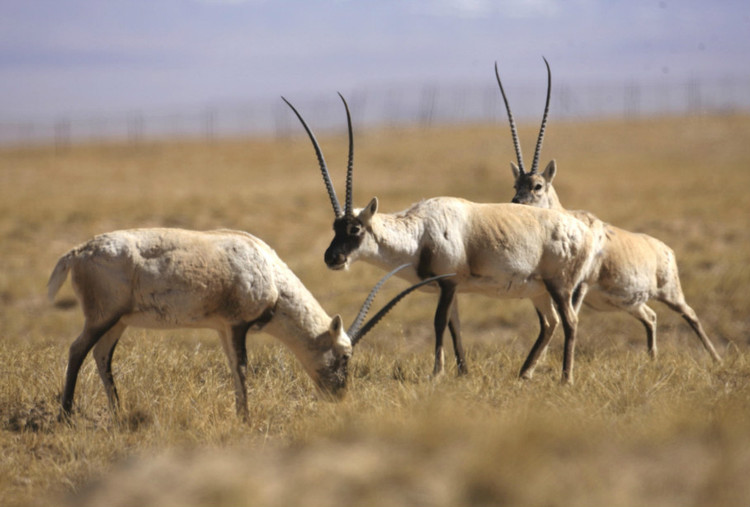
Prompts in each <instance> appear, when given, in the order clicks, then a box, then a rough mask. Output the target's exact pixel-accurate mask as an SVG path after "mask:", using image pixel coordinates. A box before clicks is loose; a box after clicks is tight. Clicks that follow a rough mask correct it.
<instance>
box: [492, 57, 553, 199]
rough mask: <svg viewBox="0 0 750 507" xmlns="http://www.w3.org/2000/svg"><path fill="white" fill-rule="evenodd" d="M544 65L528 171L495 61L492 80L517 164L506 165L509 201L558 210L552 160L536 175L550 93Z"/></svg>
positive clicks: (548, 74) (550, 86) (548, 79)
mask: <svg viewBox="0 0 750 507" xmlns="http://www.w3.org/2000/svg"><path fill="white" fill-rule="evenodd" d="M544 63H545V65H546V66H547V101H546V104H545V106H544V115H543V116H542V125H541V127H540V129H539V137H538V138H537V142H536V150H535V151H534V160H533V162H532V163H531V169H530V170H528V171H527V170H526V169H525V167H524V165H523V155H522V153H521V144H520V141H519V139H518V131H517V130H516V123H515V121H514V120H513V113H512V112H511V110H510V105H509V104H508V98H507V96H506V95H505V90H504V89H503V83H502V82H501V81H500V73H499V72H498V70H497V62H495V77H496V78H497V84H498V85H499V86H500V93H502V95H503V102H505V110H506V111H507V112H508V121H509V122H510V132H511V135H512V136H513V146H514V148H515V150H516V158H517V159H518V164H517V165H516V163H515V162H511V163H510V168H511V170H512V171H513V179H514V182H515V183H514V185H513V188H514V189H515V191H516V194H515V195H514V196H513V199H512V201H511V202H514V203H517V204H528V205H532V206H537V207H540V208H557V207H559V200H558V199H557V194H556V193H555V189H554V188H553V187H552V180H553V179H554V177H555V172H556V171H557V166H556V164H555V161H554V160H552V161H550V163H549V164H547V167H546V168H545V169H544V171H543V172H541V173H540V172H539V171H538V168H539V155H540V153H541V151H542V140H543V139H544V129H545V127H546V125H547V115H548V113H549V101H550V93H551V89H552V73H551V72H550V68H549V63H548V62H547V59H546V58H545V59H544Z"/></svg>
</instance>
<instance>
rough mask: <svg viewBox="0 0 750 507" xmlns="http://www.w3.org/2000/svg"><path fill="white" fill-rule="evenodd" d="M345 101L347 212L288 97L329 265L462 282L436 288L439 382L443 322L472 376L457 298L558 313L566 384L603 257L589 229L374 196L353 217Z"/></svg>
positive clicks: (541, 216) (508, 207)
mask: <svg viewBox="0 0 750 507" xmlns="http://www.w3.org/2000/svg"><path fill="white" fill-rule="evenodd" d="M339 95H340V94H339ZM341 99H342V101H343V102H344V107H345V109H346V116H347V122H348V129H349V161H348V169H347V178H346V205H345V208H344V210H343V211H342V210H341V206H340V204H339V202H338V199H337V197H336V192H335V191H334V188H333V184H332V182H331V178H330V175H329V174H328V169H327V166H326V163H325V159H324V157H323V153H322V151H321V149H320V146H319V145H318V142H317V141H316V139H315V136H314V135H313V133H312V131H311V130H310V128H309V127H308V126H307V123H306V122H305V120H304V119H303V118H302V116H301V115H300V113H299V112H298V111H297V110H296V109H295V108H294V106H292V104H291V103H289V102H288V101H287V100H286V99H284V101H285V102H286V103H287V104H288V105H289V107H291V109H292V110H293V111H294V113H295V114H296V115H297V117H298V118H299V120H300V122H301V123H302V125H303V127H304V128H305V130H306V132H307V134H308V136H309V137H310V140H311V141H312V144H313V147H314V149H315V153H316V155H317V158H318V162H319V165H320V170H321V172H322V174H323V179H324V182H325V185H326V188H327V189H328V195H329V198H330V200H331V205H332V206H333V211H334V214H335V218H334V221H333V229H334V238H333V240H332V241H331V244H330V246H329V247H328V249H327V250H326V252H325V262H326V264H327V265H328V267H329V268H331V269H343V268H346V267H348V266H349V264H350V263H352V262H354V261H356V260H357V259H362V260H364V261H366V262H369V263H371V264H374V265H376V266H379V267H381V268H385V269H389V268H391V267H393V266H396V265H399V264H404V263H410V264H412V265H413V266H415V268H414V269H407V270H404V271H402V272H401V273H400V274H399V276H401V277H402V278H405V279H407V280H409V281H412V282H413V281H415V280H419V279H424V278H426V277H428V276H431V275H434V274H439V273H455V274H456V275H455V277H452V278H451V279H442V280H439V281H438V286H439V289H440V297H439V301H438V305H437V309H436V312H435V321H434V326H435V368H434V374H435V375H438V374H440V373H442V372H443V368H444V362H445V359H444V352H443V333H444V331H445V327H446V324H447V325H448V327H449V328H450V331H451V333H452V336H453V344H454V349H455V352H456V360H457V363H458V371H459V373H465V372H466V362H465V359H464V353H463V347H462V343H461V334H460V326H459V318H458V306H457V303H456V292H474V293H480V294H485V295H488V296H492V297H497V298H529V299H531V300H532V302H533V303H534V305H535V306H536V308H537V311H538V312H539V315H540V318H541V319H550V320H552V319H554V320H556V319H557V316H556V313H555V307H556V308H557V310H558V312H559V314H560V316H561V317H562V321H563V326H564V329H565V351H564V358H563V374H562V376H563V381H566V382H572V380H573V350H574V342H575V335H576V326H577V323H578V318H577V315H576V312H575V310H574V308H573V303H572V297H573V292H574V290H575V289H576V287H577V286H578V285H579V284H580V282H581V281H582V279H583V275H584V274H585V273H587V272H588V270H589V269H590V268H589V264H591V263H592V262H593V259H594V257H595V254H596V252H597V251H598V246H597V239H596V237H595V234H594V233H593V232H592V230H591V229H590V228H589V227H587V226H586V225H585V224H583V223H582V222H580V221H579V220H576V219H575V218H573V217H571V216H569V215H567V214H564V213H560V212H557V211H551V210H542V209H538V208H532V207H528V206H520V205H517V204H478V203H474V202H470V201H467V200H464V199H459V198H454V197H436V198H432V199H427V200H424V201H421V202H419V203H416V204H414V205H412V206H411V207H410V208H408V209H406V210H404V211H402V212H399V213H377V210H378V200H377V198H373V199H372V200H371V201H370V203H369V204H368V205H367V206H366V207H365V208H363V209H353V208H352V166H353V154H354V149H353V139H352V137H353V136H352V123H351V115H350V113H349V107H348V105H347V104H346V100H345V99H344V97H343V96H341ZM550 296H551V300H550ZM553 302H554V307H553ZM549 338H550V336H548V335H545V334H540V335H539V337H538V339H537V341H536V343H535V344H534V347H533V348H532V350H531V352H530V354H529V356H528V358H527V360H526V363H525V364H524V366H523V368H522V370H521V374H522V375H524V374H525V373H526V371H527V370H528V369H530V368H533V365H534V364H535V363H536V360H537V358H538V356H539V353H540V352H541V351H542V350H543V349H544V348H545V347H546V344H547V341H548V340H549Z"/></svg>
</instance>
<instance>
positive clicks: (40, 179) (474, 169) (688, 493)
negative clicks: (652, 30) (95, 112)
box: [0, 115, 750, 506]
mask: <svg viewBox="0 0 750 507" xmlns="http://www.w3.org/2000/svg"><path fill="white" fill-rule="evenodd" d="M308 120H309V121H311V122H312V124H313V125H314V123H315V119H314V118H313V117H311V118H309V119H308ZM342 120H343V118H342ZM355 135H356V138H355V145H356V153H355V182H354V186H355V192H354V200H355V205H357V206H363V205H364V204H365V203H366V202H367V200H369V199H370V197H372V196H378V197H379V199H380V209H381V211H385V212H388V211H398V210H401V209H403V208H405V207H406V206H408V205H409V204H410V203H412V202H415V201H417V200H419V199H421V198H424V197H430V196H435V195H457V196H462V197H466V198H469V199H472V200H475V201H507V200H509V199H510V197H511V196H512V193H513V192H512V178H511V172H510V168H509V161H510V160H511V159H512V158H513V148H512V145H511V142H510V136H509V133H508V130H507V126H506V125H505V124H499V125H479V126H459V127H443V128H431V129H391V130H382V131H365V132H356V134H355ZM535 135H536V131H535V127H534V126H529V127H528V128H523V129H522V131H521V137H522V141H523V142H524V143H525V145H526V148H527V156H530V154H531V152H530V150H531V149H533V143H534V142H535ZM749 141H750V117H747V116H738V115H728V116H715V117H695V118H664V119H653V120H648V121H646V120H638V121H635V120H634V121H629V122H621V121H618V122H614V121H613V122H607V121H600V122H595V123H559V122H557V123H555V122H554V120H553V123H552V125H551V126H550V128H548V134H547V138H546V142H545V147H544V150H543V154H542V158H543V160H542V164H544V163H546V161H547V160H548V159H549V158H550V157H553V156H554V157H555V158H556V159H557V162H558V176H557V180H556V181H555V184H556V187H557V189H558V194H559V195H560V197H561V199H562V201H563V203H564V204H565V205H566V206H567V207H569V208H582V209H588V210H590V211H593V212H595V213H596V214H598V215H599V216H600V218H602V219H604V220H606V221H609V222H612V223H614V224H617V225H619V226H621V227H624V228H628V229H631V230H638V231H642V232H647V233H649V234H651V235H653V236H656V237H658V238H660V239H662V240H664V241H665V242H666V243H667V244H669V245H670V246H672V248H673V249H674V250H675V252H676V254H677V258H678V263H679V265H680V269H681V275H682V282H683V288H684V290H685V293H686V296H687V299H688V302H689V303H690V304H691V305H692V306H693V307H694V308H695V310H696V311H697V312H698V315H699V316H700V318H701V320H702V322H703V325H704V327H705V328H706V330H707V332H708V333H709V335H710V336H711V338H712V339H713V341H714V343H715V345H716V346H717V348H718V350H719V351H720V353H721V354H722V356H723V357H724V364H723V365H720V366H715V365H712V364H711V362H710V360H709V358H708V356H707V354H705V353H704V351H703V350H702V348H701V347H700V345H699V343H698V340H697V339H696V338H695V337H694V335H692V333H691V331H690V329H689V328H688V326H687V324H685V323H684V322H683V321H682V320H681V319H680V318H679V317H678V316H677V315H675V314H673V313H671V312H670V311H668V310H667V309H666V308H665V307H663V306H661V305H658V304H655V305H654V308H655V309H656V310H657V313H658V315H659V336H658V341H659V346H660V357H659V359H658V360H657V361H655V362H652V361H650V360H649V359H648V357H647V355H646V352H645V350H646V344H645V333H644V331H643V329H642V327H641V325H640V324H639V323H638V322H637V321H635V320H634V319H632V318H631V317H629V316H626V315H624V314H602V313H594V312H592V311H590V310H588V309H584V310H583V311H582V315H581V324H580V327H579V329H580V339H579V343H578V349H577V352H578V354H577V363H576V384H575V385H574V386H570V387H562V386H560V385H559V383H558V379H559V376H560V362H561V342H562V336H561V332H560V331H558V333H557V335H556V337H555V340H554V341H553V345H552V346H551V349H550V353H549V354H548V356H547V359H546V361H545V362H544V364H542V365H541V366H540V368H539V369H538V370H537V373H536V375H535V377H534V379H533V380H531V381H527V382H521V381H519V380H517V379H516V375H517V372H518V369H519V368H520V365H521V362H522V361H523V358H524V357H525V353H526V352H527V350H528V349H529V348H530V346H531V343H532V342H533V339H534V337H535V336H536V331H537V328H536V326H537V323H536V317H535V315H534V312H533V309H532V307H531V305H530V303H528V302H526V301H501V300H493V299H487V298H482V297H478V296H466V295H464V296H461V308H462V324H463V329H464V337H465V345H466V347H467V349H468V357H469V367H470V375H469V376H468V377H466V378H456V377H455V376H454V371H455V369H454V368H453V364H452V363H450V365H451V368H450V370H449V373H448V374H447V375H446V376H445V377H443V378H441V379H439V380H433V379H431V378H430V375H429V374H430V371H431V365H432V359H431V358H432V340H433V338H432V330H431V328H432V326H431V321H432V312H433V310H434V304H435V301H434V295H431V294H416V295H414V296H411V297H410V299H408V300H407V301H405V302H404V303H402V304H401V306H399V307H397V308H396V309H395V310H394V311H393V312H392V314H391V315H390V316H389V318H388V319H387V320H386V321H385V322H384V323H383V324H381V325H380V327H379V328H376V329H375V331H373V333H372V334H371V335H370V336H368V338H367V339H366V340H365V341H364V342H363V343H362V345H361V346H360V347H359V349H358V350H356V351H355V356H354V358H353V371H352V385H351V388H350V392H349V395H348V396H347V398H346V399H345V400H344V401H343V402H341V403H337V404H331V403H327V402H323V401H318V400H316V399H315V397H314V396H313V388H312V385H311V383H310V381H309V380H308V379H307V378H306V376H305V375H304V373H303V372H302V371H301V369H300V368H299V366H298V365H297V363H296V362H295V360H294V359H293V357H292V356H291V354H290V353H288V351H287V350H285V349H284V348H283V346H282V345H281V344H280V343H279V342H277V341H275V340H274V339H273V338H270V337H268V336H266V335H263V334H256V335H250V336H249V338H248V351H249V362H250V370H251V372H250V374H249V379H248V384H249V385H248V389H249V399H250V414H251V422H250V424H249V425H243V424H241V423H239V422H238V421H237V420H236V418H235V416H234V406H233V402H234V400H233V394H232V387H231V380H230V378H229V371H228V368H227V366H226V362H225V359H224V357H223V354H222V352H221V348H220V346H219V343H218V340H217V339H216V338H215V336H213V334H212V333H211V332H208V331H205V332H204V331H187V330H180V331H168V332H166V331H163V332H159V331H144V330H137V329H131V330H128V331H127V332H126V335H125V336H124V337H123V340H122V341H121V344H120V345H119V346H118V349H117V352H116V354H115V359H114V371H115V377H116V381H117V382H118V387H119V391H120V395H121V398H122V402H123V408H124V410H123V417H122V419H121V420H119V421H114V420H113V419H112V418H111V417H110V414H109V412H108V410H107V406H106V399H105V396H104V394H103V392H102V388H101V383H100V381H99V378H98V375H97V373H96V368H95V366H94V364H93V361H92V360H91V359H88V360H87V361H86V363H84V367H83V368H82V370H81V375H80V379H79V388H78V391H77V393H76V400H75V403H76V407H77V415H76V417H75V420H74V424H72V425H70V426H68V425H63V424H58V423H56V419H55V418H56V413H57V396H58V394H59V392H60V390H61V387H62V376H63V372H64V368H65V363H66V357H67V347H68V346H69V345H70V343H71V342H72V340H73V339H74V338H75V337H76V336H77V334H78V332H79V331H80V328H81V326H82V316H81V313H80V308H78V307H77V306H76V305H74V304H73V303H72V301H73V299H72V290H71V289H70V285H69V284H66V286H64V287H63V290H62V292H61V294H60V296H59V297H58V302H57V304H56V305H52V304H50V303H49V302H48V301H47V300H46V291H45V284H46V281H47V277H48V276H49V273H50V271H51V269H52V267H53V266H54V263H55V262H56V260H57V258H58V257H59V256H60V255H61V254H62V253H64V252H65V251H67V249H69V248H70V247H72V246H74V245H75V244H77V243H79V242H81V241H84V240H86V239H88V238H89V237H91V236H92V235H94V234H97V233H101V232H106V231H110V230H114V229H120V228H132V227H146V226H175V227H185V228H193V229H212V228H220V227H228V228H236V229H243V230H247V231H249V232H252V233H253V234H256V235H258V236H259V237H261V238H263V239H264V240H265V241H267V242H268V243H269V244H270V245H271V246H273V247H274V248H275V249H276V250H277V252H278V253H279V254H280V255H281V257H282V258H283V259H285V260H286V261H287V263H288V264H289V266H290V267H291V268H292V269H293V270H294V271H295V272H296V273H297V274H298V275H299V276H300V278H301V279H302V280H303V282H305V284H306V285H307V287H308V288H309V289H310V290H311V291H312V292H313V294H315V295H316V296H317V297H318V299H319V300H320V301H321V303H322V304H323V306H324V307H325V308H326V309H327V310H328V311H329V313H331V314H334V313H341V314H342V315H343V316H344V320H345V321H346V322H347V323H348V322H349V320H350V319H351V318H352V317H353V315H354V313H355V311H356V308H357V306H358V305H359V303H360V302H361V300H362V299H363V298H364V296H365V295H366V292H367V290H369V288H370V287H371V286H372V284H373V283H375V281H376V280H377V279H378V277H379V276H380V275H381V272H379V271H378V270H377V269H375V268H373V267H370V266H368V265H365V264H355V265H353V266H352V268H351V269H350V271H349V272H331V271H328V270H327V269H326V268H325V266H324V264H323V259H322V257H323V251H324V249H325V247H326V246H327V244H328V242H329V241H330V239H331V229H330V226H331V220H332V212H331V208H330V205H329V203H328V198H327V196H326V194H325V191H324V188H323V185H322V183H321V178H320V174H319V171H318V169H317V164H316V161H315V158H314V154H313V152H312V149H311V147H310V145H309V142H308V140H307V139H306V138H305V137H294V138H289V139H276V140H263V139H259V140H245V139H238V140H225V141H215V142H212V143H203V142H195V143H188V142H185V143H178V142H163V143H162V142H160V143H146V142H144V143H141V144H138V145H127V146H123V145H108V146H102V145H97V146H77V147H71V148H68V149H66V150H64V151H57V152H56V151H55V150H53V149H47V148H38V149H37V148H34V149H5V150H3V151H2V152H1V153H0V242H1V244H2V249H1V251H0V379H1V380H0V455H2V459H0V504H2V505H4V506H20V505H52V504H54V505H60V503H61V502H62V503H63V504H67V505H91V506H94V505H103V504H107V505H123V506H124V505H143V506H148V505H160V506H161V505H188V506H189V505H196V506H198V505H219V506H221V505H256V506H257V505H272V506H276V505H278V506H285V505H302V506H306V505H311V506H313V505H315V506H319V505H331V506H337V505H342V506H344V505H375V506H377V505H388V506H391V505H436V506H438V505H446V506H447V505H477V506H480V505H505V504H507V505H521V504H523V505H544V506H557V505H560V506H563V505H609V506H630V505H661V506H670V505H675V506H676V505H681V506H684V505H748V504H750V483H748V481H747V470H748V469H750V431H748V429H749V428H750V292H748V290H747V287H749V286H750V263H749V262H748V261H750V229H748V213H749V212H750V193H749V190H750V142H749ZM321 143H322V144H323V147H324V150H325V152H326V158H327V160H328V163H329V165H330V167H331V170H332V172H333V176H334V178H335V181H336V182H337V183H338V187H339V192H340V193H342V192H343V183H344V170H345V161H346V153H345V150H346V143H345V139H344V138H343V136H342V135H330V136H321ZM403 287H404V283H403V282H398V281H397V282H394V283H393V284H391V285H390V287H388V288H386V289H385V291H384V292H385V294H386V296H387V295H388V294H390V293H392V292H395V291H396V290H399V289H401V288H403ZM386 296H381V297H380V298H379V300H381V301H382V300H385V297H386ZM449 358H452V354H451V355H450V356H449Z"/></svg>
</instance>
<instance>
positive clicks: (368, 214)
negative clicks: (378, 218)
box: [358, 197, 378, 226]
mask: <svg viewBox="0 0 750 507" xmlns="http://www.w3.org/2000/svg"><path fill="white" fill-rule="evenodd" d="M377 212H378V198H377V197H373V198H372V200H371V201H370V202H369V204H368V205H367V206H365V207H364V209H363V210H362V211H360V212H359V217H358V218H359V220H360V221H361V222H362V223H363V224H364V225H365V226H368V225H370V220H372V216H373V215H374V214H375V213H377Z"/></svg>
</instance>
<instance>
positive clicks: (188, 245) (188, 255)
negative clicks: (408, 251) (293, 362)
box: [47, 229, 434, 420]
mask: <svg viewBox="0 0 750 507" xmlns="http://www.w3.org/2000/svg"><path fill="white" fill-rule="evenodd" d="M404 267H405V266H400V267H399V268H397V269H396V270H394V271H392V272H391V273H389V274H388V275H386V276H385V277H384V278H383V279H382V280H381V281H380V282H379V283H378V284H377V285H376V286H375V288H373V290H372V292H371V293H370V295H369V296H368V298H367V299H366V301H365V303H364V305H363V306H362V308H361V310H360V312H359V314H358V315H357V317H356V318H355V319H354V323H353V324H352V326H351V327H350V328H349V329H348V330H347V331H344V329H343V322H342V319H341V317H340V316H339V315H336V316H334V317H329V316H328V314H327V313H326V312H325V311H324V310H323V308H322V307H321V306H320V304H319V303H318V301H317V300H316V299H315V298H314V297H313V295H312V294H311V293H310V291H308V290H307V289H306V288H305V286H304V285H303V284H302V282H301V281H300V280H299V278H297V276H296V275H295V274H294V273H293V272H292V270H291V269H289V267H287V265H286V264H285V263H284V262H283V261H282V260H281V259H280V258H279V256H278V255H277V254H276V252H274V251H273V249H271V247H269V246H268V245H267V244H266V243H264V242H263V241H261V240H260V239H258V238H256V237H255V236H252V235H251V234H248V233H246V232H240V231H230V230H219V231H210V232H197V231H189V230H182V229H133V230H125V231H115V232H110V233H107V234H101V235H99V236H95V237H94V238H92V239H90V240H89V241H87V242H85V243H83V244H81V245H79V246H77V247H75V248H73V249H72V250H70V251H69V252H68V253H66V254H64V255H63V256H62V257H60V260H59V261H58V262H57V265H56V266H55V268H54V270H53V272H52V275H51V276H50V279H49V282H48V284H47V285H48V290H49V298H50V299H54V296H55V294H57V292H58V291H59V290H60V287H61V286H62V285H63V283H65V279H66V278H67V276H68V272H69V271H70V272H71V273H72V274H71V279H72V284H73V289H74V290H75V293H76V296H77V297H78V299H79V300H80V302H81V306H82V309H83V314H84V317H85V323H84V326H83V331H82V332H81V334H80V336H79V337H78V338H77V339H76V340H75V341H74V342H73V344H72V345H71V346H70V352H69V359H68V367H67V370H66V373H65V388H64V391H63V395H62V413H61V416H62V417H67V416H68V415H69V414H70V412H71V409H72V406H73V394H74V392H75V386H76V379H77V377H78V371H79V369H80V367H81V364H82V363H83V360H84V358H85V357H86V355H87V354H88V352H89V350H91V348H92V347H93V349H94V352H93V355H94V359H95V360H96V366H97V369H98V371H99V376H100V377H101V379H102V383H103V384H104V389H105V392H106V394H107V399H108V400H109V404H110V407H111V408H112V409H113V411H115V412H116V411H117V409H118V406H119V399H118V396H117V390H116V388H115V383H114V377H113V375H112V355H113V353H114V350H115V346H116V345H117V342H118V340H119V339H120V336H121V335H122V333H123V331H125V328H126V327H128V326H135V327H146V328H161V329H172V328H185V327H188V328H209V329H215V330H216V331H218V332H219V337H220V338H221V344H222V347H223V348H224V352H225V353H226V356H227V359H228V360H229V367H230V369H231V372H232V379H233V382H234V391H235V401H236V408H237V414H238V415H239V416H240V417H241V418H242V419H244V420H247V419H248V409H247V392H246V389H245V379H246V374H247V350H246V345H245V339H246V334H247V332H248V331H249V330H251V329H253V330H260V329H265V330H266V331H268V332H269V333H270V334H272V335H274V336H276V337H277V338H279V339H280V340H281V341H282V342H283V343H284V344H285V345H286V346H287V347H289V348H290V349H291V350H292V352H293V353H294V355H295V356H296V357H297V359H298V360H299V361H300V362H301V363H302V366H303V368H304V369H305V371H306V372H307V373H308V375H309V376H310V377H311V378H312V380H313V382H314V383H315V385H316V386H317V388H318V390H319V391H320V392H321V393H323V394H325V395H327V396H330V397H332V398H334V399H338V398H341V397H342V396H343V394H344V392H345V390H346V383H347V374H348V366H347V365H348V362H349V359H350V357H351V354H352V349H353V347H354V346H355V345H356V344H357V342H359V340H361V339H362V337H363V336H364V335H365V334H366V333H367V332H368V331H369V330H370V329H372V327H373V326H374V325H375V324H376V323H377V322H378V321H379V320H380V319H381V318H382V317H383V316H384V315H385V313H386V312H388V311H389V310H390V309H391V308H392V307H393V306H394V305H395V304H396V303H397V302H398V301H399V300H400V299H401V298H403V297H404V296H405V295H406V294H408V293H409V292H411V291H413V290H414V289H416V288H418V287H421V286H422V285H425V284H426V283H430V282H432V281H433V280H434V279H433V278H430V279H427V280H424V281H422V282H420V283H419V284H417V285H414V286H412V287H409V288H408V289H406V290H404V291H403V292H401V293H400V294H398V295H397V296H396V297H394V298H393V299H392V300H391V301H390V302H389V303H388V304H387V305H385V306H384V307H383V309H382V310H381V311H380V312H379V313H378V314H376V315H375V316H374V317H373V318H372V319H370V321H368V323H367V324H365V325H364V326H363V325H362V322H363V320H364V318H365V316H366V313H367V311H368V310H369V308H370V305H371V303H372V300H373V298H374V297H375V293H376V292H377V290H378V289H379V288H380V287H381V286H382V284H383V283H384V282H385V280H386V279H387V278H388V277H390V276H391V275H393V274H394V273H395V272H396V271H398V270H399V269H403V268H404Z"/></svg>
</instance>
